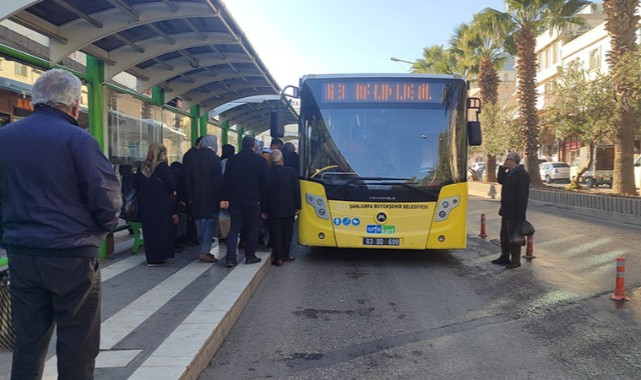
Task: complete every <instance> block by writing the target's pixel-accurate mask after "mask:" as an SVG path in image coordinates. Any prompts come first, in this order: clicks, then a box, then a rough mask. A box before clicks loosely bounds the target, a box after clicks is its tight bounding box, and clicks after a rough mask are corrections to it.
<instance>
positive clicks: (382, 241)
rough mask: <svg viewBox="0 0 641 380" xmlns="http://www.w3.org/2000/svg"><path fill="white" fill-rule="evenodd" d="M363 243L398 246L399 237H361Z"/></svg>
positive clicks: (399, 243)
mask: <svg viewBox="0 0 641 380" xmlns="http://www.w3.org/2000/svg"><path fill="white" fill-rule="evenodd" d="M363 245H377V246H384V245H390V246H399V245H401V239H399V238H368V237H366V238H363Z"/></svg>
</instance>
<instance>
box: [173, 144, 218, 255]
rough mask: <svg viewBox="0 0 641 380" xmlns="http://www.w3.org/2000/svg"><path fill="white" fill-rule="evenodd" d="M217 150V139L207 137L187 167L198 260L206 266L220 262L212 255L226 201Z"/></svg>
mask: <svg viewBox="0 0 641 380" xmlns="http://www.w3.org/2000/svg"><path fill="white" fill-rule="evenodd" d="M217 149H218V142H217V139H216V136H211V135H206V136H203V138H202V139H201V140H200V149H198V150H195V151H194V152H193V153H192V155H191V156H190V158H189V159H188V160H187V161H185V163H184V164H183V170H184V175H185V189H186V191H187V199H188V200H189V212H190V214H191V217H192V218H194V222H195V224H196V231H197V234H198V242H199V244H200V250H199V253H198V259H200V260H201V261H206V262H216V261H218V259H217V258H216V257H215V256H214V255H212V254H211V252H210V251H211V242H212V238H213V236H214V226H215V221H216V217H217V216H218V212H219V211H220V210H219V203H220V200H221V199H222V184H223V174H222V171H221V169H220V158H218V156H217V155H216V150H217Z"/></svg>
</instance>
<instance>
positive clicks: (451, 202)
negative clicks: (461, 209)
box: [434, 195, 461, 222]
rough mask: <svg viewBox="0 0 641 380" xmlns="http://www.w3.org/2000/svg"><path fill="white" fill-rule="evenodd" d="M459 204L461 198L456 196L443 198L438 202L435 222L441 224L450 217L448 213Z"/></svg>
mask: <svg viewBox="0 0 641 380" xmlns="http://www.w3.org/2000/svg"><path fill="white" fill-rule="evenodd" d="M459 203H461V198H460V197H459V196H458V195H457V196H454V197H449V198H443V199H441V200H440V201H439V202H438V208H437V209H436V216H435V217H434V221H435V222H442V221H444V220H445V219H447V218H448V217H449V216H450V212H451V211H452V210H454V209H455V208H456V207H458V205H459Z"/></svg>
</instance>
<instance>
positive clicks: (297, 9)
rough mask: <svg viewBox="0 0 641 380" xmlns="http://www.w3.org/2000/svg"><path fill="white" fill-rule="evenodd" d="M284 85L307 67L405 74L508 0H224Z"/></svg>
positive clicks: (293, 82)
mask: <svg viewBox="0 0 641 380" xmlns="http://www.w3.org/2000/svg"><path fill="white" fill-rule="evenodd" d="M222 1H223V3H224V4H225V6H226V8H227V9H228V11H229V12H230V13H231V15H232V17H233V18H234V19H235V20H236V23H237V24H238V25H239V26H240V28H241V29H242V30H243V32H244V33H245V36H246V37H247V38H248V40H249V42H250V43H251V45H252V46H253V48H254V51H256V52H257V54H258V56H259V57H260V59H261V60H262V61H263V63H264V65H265V66H266V67H267V70H269V72H270V73H271V74H272V76H273V77H274V79H275V80H276V81H277V82H278V84H279V86H280V87H281V88H283V87H285V86H287V85H295V86H297V85H298V80H299V78H300V77H301V76H303V75H306V74H338V73H404V72H408V71H409V69H410V66H411V65H409V64H407V63H402V62H394V61H392V60H390V57H397V58H399V59H402V60H406V61H410V62H412V61H415V60H416V59H418V58H421V57H422V53H423V48H424V47H428V46H432V45H444V46H447V45H448V41H449V40H450V38H451V37H452V35H453V32H454V29H455V28H456V27H457V26H458V25H460V24H461V23H468V22H470V21H471V20H472V16H473V14H474V13H477V12H479V11H481V10H483V9H484V8H487V7H490V8H494V9H497V10H500V11H502V10H504V2H503V0H222Z"/></svg>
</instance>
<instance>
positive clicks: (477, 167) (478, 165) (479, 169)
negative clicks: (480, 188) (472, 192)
mask: <svg viewBox="0 0 641 380" xmlns="http://www.w3.org/2000/svg"><path fill="white" fill-rule="evenodd" d="M470 169H471V170H473V171H474V173H475V174H476V177H477V178H478V179H481V178H483V171H484V170H485V162H473V163H472V165H470Z"/></svg>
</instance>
